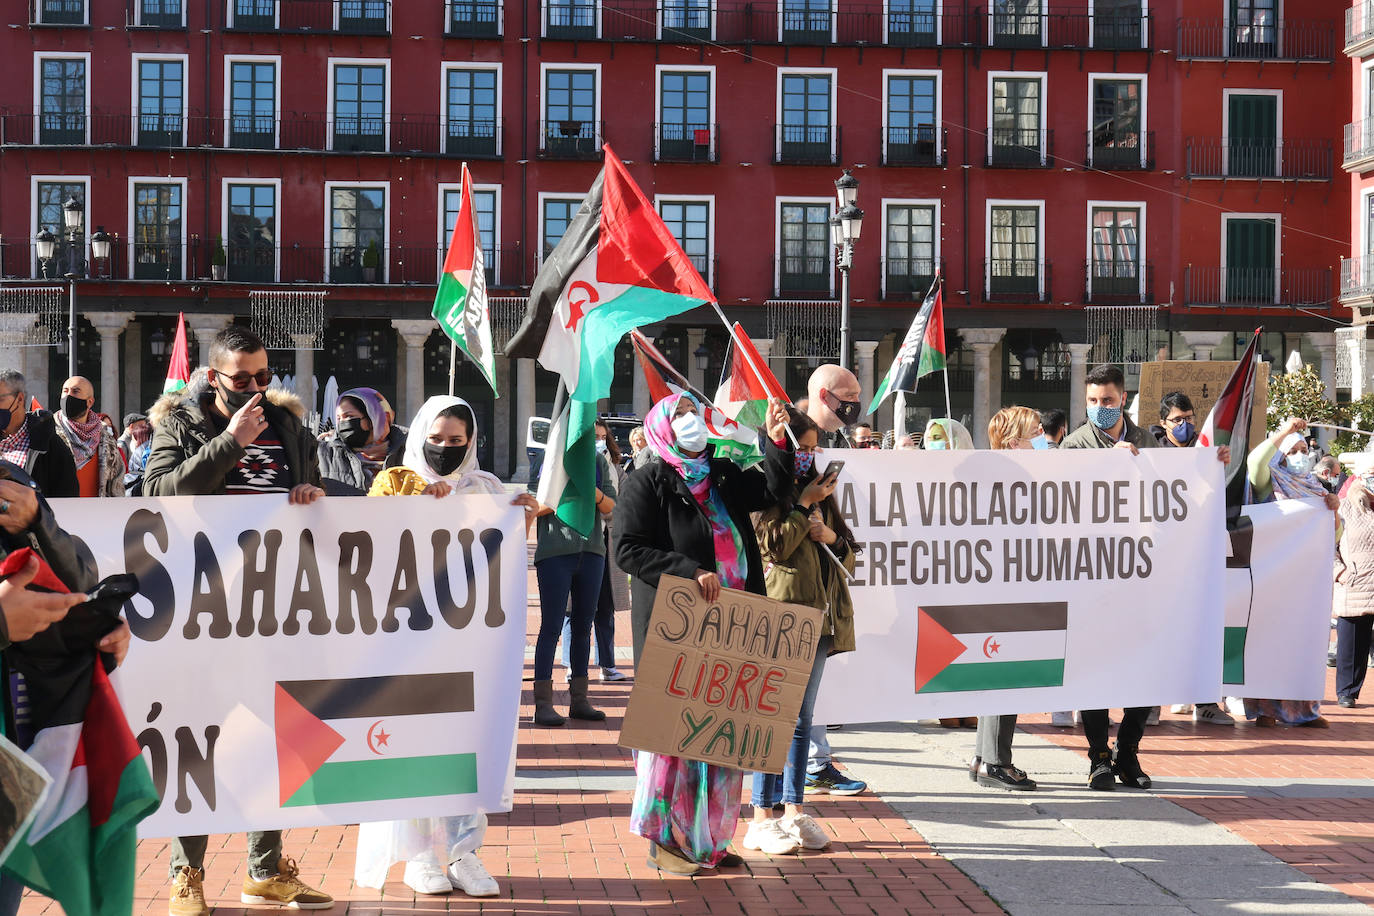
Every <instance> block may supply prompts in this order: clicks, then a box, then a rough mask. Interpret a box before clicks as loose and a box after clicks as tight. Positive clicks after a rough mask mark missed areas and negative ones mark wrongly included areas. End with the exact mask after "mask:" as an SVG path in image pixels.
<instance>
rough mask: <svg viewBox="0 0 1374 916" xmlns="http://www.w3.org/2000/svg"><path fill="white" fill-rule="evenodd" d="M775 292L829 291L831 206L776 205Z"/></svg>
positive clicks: (806, 203) (807, 204)
mask: <svg viewBox="0 0 1374 916" xmlns="http://www.w3.org/2000/svg"><path fill="white" fill-rule="evenodd" d="M778 229H779V232H778V293H779V295H786V294H787V293H813V294H814V293H825V294H827V295H828V294H829V293H830V290H831V282H830V281H831V271H830V205H829V204H828V203H819V202H801V201H797V202H791V201H787V202H783V203H782V204H781V205H780V206H779V226H778Z"/></svg>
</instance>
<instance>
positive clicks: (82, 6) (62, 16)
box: [29, 0, 86, 25]
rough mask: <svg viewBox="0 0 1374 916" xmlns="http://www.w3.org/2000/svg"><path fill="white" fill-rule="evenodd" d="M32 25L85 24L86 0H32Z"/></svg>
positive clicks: (30, 13)
mask: <svg viewBox="0 0 1374 916" xmlns="http://www.w3.org/2000/svg"><path fill="white" fill-rule="evenodd" d="M29 24H30V25H85V24H86V0H30V6H29Z"/></svg>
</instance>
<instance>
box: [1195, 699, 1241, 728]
mask: <svg viewBox="0 0 1374 916" xmlns="http://www.w3.org/2000/svg"><path fill="white" fill-rule="evenodd" d="M1193 721H1194V722H1206V723H1208V724H1210V725H1235V724H1236V720H1235V719H1233V718H1231V717H1230V716H1228V715H1227V714H1226V713H1225V712H1223V711H1222V709H1221V707H1220V706H1218V705H1217V704H1216V703H1199V704H1197V707H1196V708H1195V709H1194V710H1193Z"/></svg>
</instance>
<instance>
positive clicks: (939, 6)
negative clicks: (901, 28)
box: [883, 0, 945, 48]
mask: <svg viewBox="0 0 1374 916" xmlns="http://www.w3.org/2000/svg"><path fill="white" fill-rule="evenodd" d="M891 12H892V9H891V0H883V44H884V45H886V44H887V43H888V41H889V40H890V39H889V37H888V30H887V24H888V22H889V21H890V14H891ZM944 12H945V0H935V47H937V48H938V47H941V46H942V45H943V44H944V37H945V36H944V27H945V17H944Z"/></svg>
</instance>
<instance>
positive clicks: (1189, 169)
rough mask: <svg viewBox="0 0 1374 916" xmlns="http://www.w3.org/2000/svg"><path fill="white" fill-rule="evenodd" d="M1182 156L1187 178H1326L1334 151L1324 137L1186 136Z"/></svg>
mask: <svg viewBox="0 0 1374 916" xmlns="http://www.w3.org/2000/svg"><path fill="white" fill-rule="evenodd" d="M1185 157H1186V158H1185V163H1186V168H1185V172H1184V174H1185V175H1187V177H1189V178H1259V179H1265V178H1268V179H1282V180H1284V181H1330V180H1331V177H1332V174H1333V173H1334V172H1335V151H1334V149H1333V148H1332V145H1331V141H1330V140H1326V139H1295V138H1292V137H1279V138H1277V139H1274V140H1256V139H1250V138H1239V137H1189V138H1187V140H1186V142H1185Z"/></svg>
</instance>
